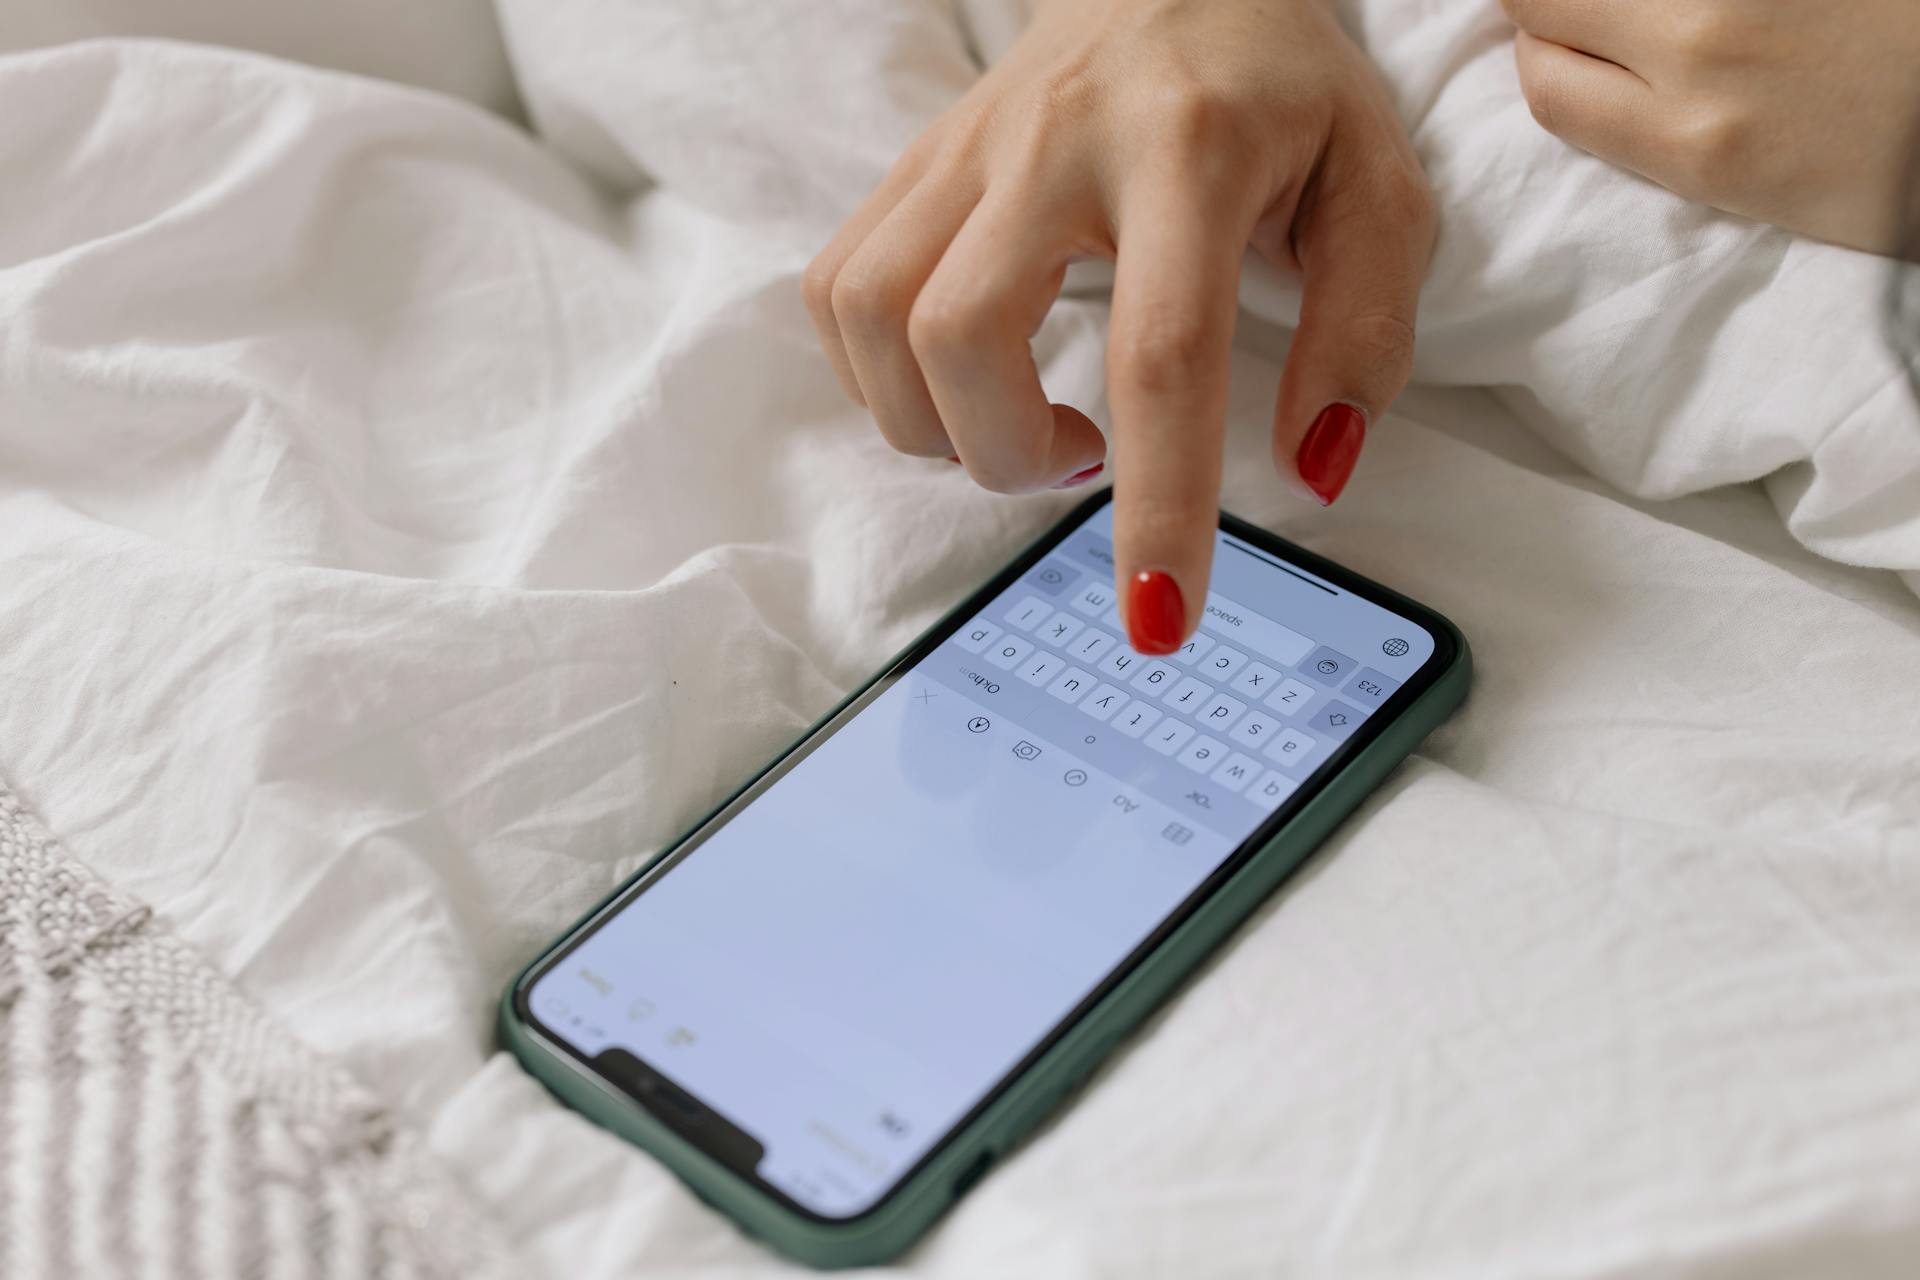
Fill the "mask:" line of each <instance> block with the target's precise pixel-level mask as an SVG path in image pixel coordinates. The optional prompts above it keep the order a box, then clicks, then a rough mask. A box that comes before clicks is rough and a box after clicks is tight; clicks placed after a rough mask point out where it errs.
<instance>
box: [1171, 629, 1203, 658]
mask: <svg viewBox="0 0 1920 1280" xmlns="http://www.w3.org/2000/svg"><path fill="white" fill-rule="evenodd" d="M1211 648H1213V637H1212V636H1210V635H1207V634H1205V633H1204V632H1200V631H1196V632H1194V633H1193V639H1191V640H1189V641H1187V642H1186V643H1185V644H1183V645H1181V646H1180V647H1179V648H1178V649H1175V650H1174V651H1173V660H1174V661H1175V662H1177V663H1179V664H1180V665H1181V666H1183V667H1190V666H1192V665H1193V664H1194V661H1195V660H1196V659H1198V658H1201V657H1204V656H1205V655H1206V652H1207V650H1209V649H1211Z"/></svg>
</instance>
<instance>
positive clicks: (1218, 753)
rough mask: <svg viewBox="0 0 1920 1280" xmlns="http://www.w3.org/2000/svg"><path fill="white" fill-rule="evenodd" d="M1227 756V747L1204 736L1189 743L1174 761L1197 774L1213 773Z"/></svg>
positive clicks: (1183, 726)
mask: <svg viewBox="0 0 1920 1280" xmlns="http://www.w3.org/2000/svg"><path fill="white" fill-rule="evenodd" d="M1180 727H1181V728H1183V729H1184V728H1186V726H1185V725H1181V726H1180ZM1226 755H1227V749H1226V748H1225V747H1223V746H1221V745H1220V744H1219V743H1217V742H1215V741H1214V740H1213V739H1212V738H1208V737H1205V736H1202V737H1198V738H1195V739H1194V740H1193V741H1192V742H1189V743H1188V744H1187V749H1186V750H1185V751H1182V752H1181V753H1180V754H1179V755H1177V756H1175V757H1174V759H1176V760H1178V761H1179V762H1180V763H1181V764H1183V765H1185V766H1187V768H1189V769H1191V770H1193V771H1194V772H1195V773H1212V772H1213V771H1214V770H1215V769H1217V768H1219V767H1220V762H1221V761H1222V760H1224V759H1225V758H1226Z"/></svg>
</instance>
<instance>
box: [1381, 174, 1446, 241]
mask: <svg viewBox="0 0 1920 1280" xmlns="http://www.w3.org/2000/svg"><path fill="white" fill-rule="evenodd" d="M1378 187H1379V192H1378V194H1377V195H1376V197H1375V198H1376V199H1377V200H1379V201H1380V203H1381V205H1382V206H1383V207H1384V208H1385V209H1386V211H1387V212H1388V214H1390V215H1391V216H1392V217H1393V218H1394V219H1395V220H1396V221H1398V222H1399V223H1400V224H1401V225H1403V226H1406V227H1410V228H1412V229H1414V230H1415V231H1417V232H1422V233H1425V232H1430V231H1431V230H1432V228H1433V225H1434V221H1435V218H1436V216H1437V213H1436V209H1435V204H1434V199H1433V188H1432V187H1431V186H1429V185H1428V184H1427V175H1426V174H1424V173H1422V172H1421V171H1420V169H1419V167H1418V166H1416V165H1409V164H1395V165H1393V166H1391V167H1390V168H1388V169H1386V170H1385V171H1384V172H1383V173H1382V174H1381V175H1380V177H1379V179H1378Z"/></svg>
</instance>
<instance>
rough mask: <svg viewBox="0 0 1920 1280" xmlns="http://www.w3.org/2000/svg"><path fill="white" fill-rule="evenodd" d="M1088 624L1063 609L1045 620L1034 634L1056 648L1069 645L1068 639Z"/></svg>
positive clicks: (1044, 642)
mask: <svg viewBox="0 0 1920 1280" xmlns="http://www.w3.org/2000/svg"><path fill="white" fill-rule="evenodd" d="M1086 625H1087V624H1086V623H1084V622H1082V621H1080V619H1078V618H1076V617H1074V616H1073V615H1072V614H1070V613H1068V612H1067V611H1066V610H1065V609H1062V610H1061V611H1060V612H1059V613H1056V614H1054V615H1053V616H1052V617H1051V618H1048V619H1047V620H1046V621H1045V622H1043V623H1041V624H1040V630H1038V631H1037V632H1035V633H1034V634H1035V635H1037V636H1039V637H1040V643H1042V644H1044V645H1048V646H1050V647H1052V648H1055V649H1064V648H1066V647H1067V641H1069V640H1071V639H1073V638H1074V637H1075V636H1077V635H1079V634H1080V628H1082V627H1084V626H1086Z"/></svg>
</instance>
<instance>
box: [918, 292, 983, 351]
mask: <svg viewBox="0 0 1920 1280" xmlns="http://www.w3.org/2000/svg"><path fill="white" fill-rule="evenodd" d="M987 314H988V312H987V308H986V307H984V306H983V305H981V304H980V303H979V302H977V301H975V300H972V299H968V298H965V297H962V296H961V295H959V294H957V293H955V292H953V291H951V290H946V289H927V290H925V291H924V292H922V293H921V295H920V297H919V299H918V300H917V301H915V302H914V304H913V309H912V311H911V312H910V313H909V314H908V316H907V346H908V347H909V348H911V349H912V351H913V353H914V355H916V356H918V357H920V358H921V359H923V360H928V359H932V358H935V357H938V356H940V355H942V354H944V353H946V352H950V351H954V350H956V349H959V348H963V347H965V346H967V345H969V344H970V343H973V342H975V341H977V340H978V339H979V338H980V337H981V335H982V334H983V333H984V332H985V331H986V329H987V324H988V320H987Z"/></svg>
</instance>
